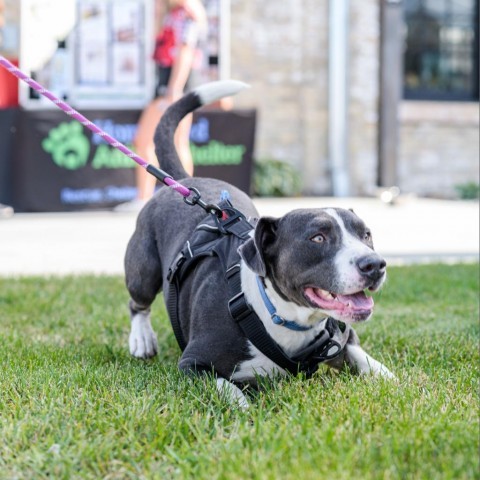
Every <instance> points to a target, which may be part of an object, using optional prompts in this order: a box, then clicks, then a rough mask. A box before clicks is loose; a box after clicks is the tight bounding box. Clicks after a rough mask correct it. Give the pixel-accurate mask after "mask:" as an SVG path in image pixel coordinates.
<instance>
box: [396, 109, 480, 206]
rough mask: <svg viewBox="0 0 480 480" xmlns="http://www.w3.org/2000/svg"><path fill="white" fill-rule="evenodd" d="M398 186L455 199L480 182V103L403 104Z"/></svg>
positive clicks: (424, 193)
mask: <svg viewBox="0 0 480 480" xmlns="http://www.w3.org/2000/svg"><path fill="white" fill-rule="evenodd" d="M400 119H401V122H402V127H401V130H400V161H399V168H398V177H399V185H400V187H401V189H402V190H403V191H406V192H414V193H417V194H420V195H426V196H434V197H440V198H451V197H455V195H456V191H455V186H456V185H461V184H465V183H467V182H476V183H478V181H479V141H480V139H479V107H478V103H450V102H409V101H408V102H407V101H405V102H403V104H402V106H401V110H400Z"/></svg>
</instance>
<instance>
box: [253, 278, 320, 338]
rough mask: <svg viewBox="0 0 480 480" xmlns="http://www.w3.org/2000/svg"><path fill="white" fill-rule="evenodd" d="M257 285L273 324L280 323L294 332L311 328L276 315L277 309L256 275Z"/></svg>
mask: <svg viewBox="0 0 480 480" xmlns="http://www.w3.org/2000/svg"><path fill="white" fill-rule="evenodd" d="M257 285H258V290H259V291H260V295H261V296H262V300H263V303H264V304H265V307H266V308H267V310H268V313H269V314H270V317H271V319H272V322H273V323H274V324H275V325H280V326H282V327H285V328H288V329H289V330H294V331H296V332H305V331H307V330H310V329H311V328H312V327H306V326H304V325H299V324H298V323H297V322H295V321H293V320H285V319H284V318H283V317H281V316H280V315H277V309H276V308H275V306H274V305H273V303H272V302H271V300H270V299H269V298H268V295H267V292H266V291H265V285H264V283H263V280H262V279H261V278H260V277H259V276H258V275H257Z"/></svg>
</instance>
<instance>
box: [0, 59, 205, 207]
mask: <svg viewBox="0 0 480 480" xmlns="http://www.w3.org/2000/svg"><path fill="white" fill-rule="evenodd" d="M0 65H1V66H2V67H4V68H6V69H7V70H8V71H9V72H10V73H11V74H12V75H15V77H17V78H19V79H20V80H22V81H24V82H25V83H27V84H28V85H29V86H30V87H31V88H33V89H34V90H36V91H37V92H38V93H40V94H41V95H43V96H44V97H47V98H48V99H49V100H50V101H51V102H53V103H54V104H55V105H56V106H57V107H58V108H60V110H63V111H64V112H65V113H66V114H67V115H69V116H70V117H72V118H74V119H75V120H78V121H79V122H80V123H81V124H82V125H83V126H84V127H87V128H88V129H89V130H91V131H92V132H93V133H96V134H97V135H100V136H101V137H102V138H103V139H104V140H105V141H106V142H108V143H109V144H110V145H111V146H112V147H114V148H116V149H117V150H120V151H121V152H122V153H124V154H125V155H126V156H127V157H130V158H131V159H132V160H133V161H134V162H136V163H137V164H138V165H140V166H141V167H143V168H145V170H147V171H148V172H149V173H151V174H152V175H153V176H154V177H156V178H158V179H159V180H160V181H162V182H163V183H164V184H165V185H168V186H169V187H171V188H173V189H174V190H175V191H177V192H178V193H180V194H181V195H183V196H184V197H185V198H187V197H189V196H190V194H191V190H190V189H189V188H187V187H185V186H183V185H181V184H180V183H178V182H176V181H175V180H174V179H173V178H172V177H171V176H170V175H168V173H166V172H164V171H163V170H160V169H159V168H157V167H155V166H154V165H152V164H150V163H147V162H146V161H145V160H143V158H141V157H139V156H138V155H137V154H136V153H134V152H132V151H131V150H130V149H129V148H128V147H126V146H125V145H123V143H120V142H119V141H117V140H115V139H114V138H113V137H111V136H110V135H109V134H108V133H107V132H104V131H103V130H102V129H101V128H99V127H97V126H96V125H95V124H94V123H92V122H91V121H90V120H88V118H85V117H84V116H83V115H82V114H80V113H79V112H77V111H76V110H75V109H74V108H72V107H71V106H70V105H68V104H67V103H65V102H64V101H63V100H60V99H59V98H57V97H56V96H55V95H54V94H53V93H52V92H50V91H49V90H47V89H46V88H43V87H42V86H41V85H40V84H39V83H38V82H36V81H35V80H33V79H32V78H30V77H28V76H27V75H25V74H24V73H23V72H22V71H21V70H19V69H18V68H17V67H16V66H15V65H13V63H11V62H9V61H8V60H7V59H6V58H5V57H3V56H2V55H0ZM195 193H196V192H195ZM195 203H199V202H195Z"/></svg>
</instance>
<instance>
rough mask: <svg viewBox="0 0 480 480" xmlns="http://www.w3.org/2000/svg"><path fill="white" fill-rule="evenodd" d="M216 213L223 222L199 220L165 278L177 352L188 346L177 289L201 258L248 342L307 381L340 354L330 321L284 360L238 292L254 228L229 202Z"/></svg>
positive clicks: (210, 218) (282, 354)
mask: <svg viewBox="0 0 480 480" xmlns="http://www.w3.org/2000/svg"><path fill="white" fill-rule="evenodd" d="M220 207H221V208H222V211H223V212H224V217H225V218H223V219H219V218H217V217H216V216H215V215H210V216H209V217H207V218H206V219H205V220H203V221H202V222H201V223H200V224H199V225H198V226H197V227H196V229H195V231H194V233H193V235H192V237H191V238H190V240H188V241H187V242H186V244H185V246H184V247H183V249H182V250H181V252H180V253H179V254H178V255H177V257H176V258H175V259H174V261H173V262H172V265H171V267H170V269H169V272H168V277H167V279H168V281H169V282H170V293H169V296H168V300H167V310H168V313H169V316H170V321H171V323H172V328H173V331H174V333H175V337H176V339H177V342H178V345H179V346H180V348H181V350H182V351H183V350H185V347H186V346H187V343H186V341H185V338H184V336H183V333H182V331H181V328H180V321H179V318H178V300H179V293H180V290H181V286H182V283H183V281H184V279H185V278H186V277H187V275H189V274H190V272H192V271H193V268H194V267H195V265H197V263H198V262H200V261H201V260H202V258H206V257H217V258H218V260H219V261H220V262H221V265H222V268H223V270H224V271H225V279H226V281H227V283H228V289H229V298H230V300H229V301H228V310H229V312H230V315H231V317H232V318H233V320H234V321H235V322H236V323H237V324H238V326H239V327H240V329H241V330H242V331H243V333H244V335H245V336H246V337H247V338H248V340H250V342H251V343H252V344H253V345H254V346H255V347H256V348H257V349H258V350H260V351H261V352H262V353H263V354H264V355H265V356H266V357H268V358H269V359H270V360H272V361H273V362H275V363H276V364H277V365H278V366H279V367H281V368H283V369H284V370H287V371H288V372H290V373H292V374H294V375H296V374H298V373H299V372H304V373H305V374H306V375H307V376H310V375H312V374H313V373H314V372H315V371H316V370H317V369H318V366H319V364H320V363H322V362H324V361H326V360H330V359H332V358H335V357H336V356H338V355H339V354H340V353H341V351H342V347H341V345H340V344H339V343H338V342H336V341H335V340H334V339H333V338H332V332H333V331H334V328H333V325H332V322H334V320H333V319H329V320H328V321H327V324H326V326H325V328H324V329H323V330H322V331H320V332H319V333H318V334H317V335H316V336H315V338H314V339H313V340H312V341H311V342H310V344H309V345H307V346H306V347H305V348H304V349H303V350H301V351H300V352H299V353H297V354H296V355H295V356H294V357H289V356H287V355H286V354H285V352H284V351H283V349H282V348H281V347H280V346H279V345H278V344H277V343H276V342H275V341H274V340H273V338H272V337H271V336H270V335H269V334H268V332H267V330H266V329H265V326H264V325H263V323H262V321H261V320H260V319H259V318H258V315H257V314H256V313H255V312H254V311H253V310H252V308H251V307H250V305H249V304H248V303H247V301H246V299H245V295H244V293H243V291H242V286H241V279H240V255H239V253H238V248H239V247H240V245H242V244H243V243H244V242H245V241H246V240H248V238H249V237H250V235H249V234H250V232H251V230H252V229H253V228H254V226H253V225H252V224H251V223H250V222H249V221H248V220H247V219H246V218H245V216H244V215H243V214H242V213H240V212H239V211H238V210H236V209H235V208H233V206H232V205H231V203H230V202H229V201H224V202H222V203H221V204H220Z"/></svg>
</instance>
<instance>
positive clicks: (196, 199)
mask: <svg viewBox="0 0 480 480" xmlns="http://www.w3.org/2000/svg"><path fill="white" fill-rule="evenodd" d="M189 190H190V192H192V193H194V194H195V195H193V197H192V198H190V195H189V196H188V197H183V201H184V202H185V203H186V204H187V205H190V206H192V205H198V206H199V207H202V208H203V209H204V210H205V211H206V212H207V213H211V214H212V215H215V216H216V217H218V218H222V216H223V212H222V209H221V208H220V207H219V206H218V205H215V204H214V203H205V202H204V201H203V200H202V195H201V194H200V192H199V191H198V190H197V189H196V188H195V187H190V188H189Z"/></svg>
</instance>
